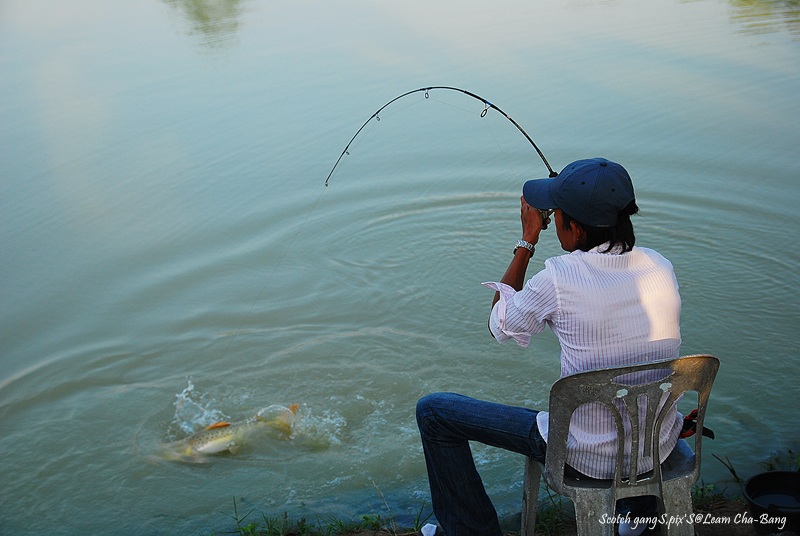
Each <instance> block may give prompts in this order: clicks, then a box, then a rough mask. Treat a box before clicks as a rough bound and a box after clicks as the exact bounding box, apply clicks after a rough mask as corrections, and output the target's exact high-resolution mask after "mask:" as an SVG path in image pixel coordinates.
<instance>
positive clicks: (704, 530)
mask: <svg viewBox="0 0 800 536" xmlns="http://www.w3.org/2000/svg"><path fill="white" fill-rule="evenodd" d="M564 499H566V498H564ZM692 499H693V503H694V514H693V523H694V533H695V535H696V536H758V534H759V531H758V530H757V529H756V527H757V526H759V524H762V523H764V522H769V521H777V522H778V523H780V521H781V520H765V519H762V518H759V517H757V516H753V515H751V514H750V513H749V511H748V508H747V503H746V501H745V499H744V497H743V496H742V495H741V491H740V492H739V494H738V495H733V494H730V495H729V494H726V493H724V492H716V491H714V486H713V485H703V486H695V489H694V491H693V497H692ZM564 502H565V503H567V504H568V506H566V507H565V506H563V505H557V504H555V503H550V504H545V505H542V506H540V508H539V513H538V515H537V524H536V530H535V532H534V534H535V535H536V536H576V535H577V527H576V525H575V516H574V513H573V511H572V505H571V503H570V501H569V500H568V499H566V500H565V501H564ZM387 508H388V507H387ZM429 511H430V509H429V508H428V509H425V512H429ZM234 512H235V515H234V521H235V526H234V527H233V529H232V531H227V530H226V531H225V532H224V533H229V532H233V533H238V534H241V535H251V536H416V535H418V534H420V529H421V528H422V526H424V525H425V524H426V523H427V522H428V519H429V518H430V517H432V513H431V514H430V516H428V518H424V517H422V515H421V514H422V510H421V511H420V516H419V517H418V519H417V520H416V521H415V522H414V525H415V526H411V527H401V526H398V523H397V522H396V521H395V519H394V517H393V516H392V514H391V512H388V513H387V518H383V517H381V515H380V514H371V515H361V516H354V519H353V520H351V521H343V520H328V521H326V522H324V523H323V522H320V521H317V522H311V521H308V520H307V519H306V518H305V517H302V518H300V519H298V520H295V521H291V520H290V519H289V518H288V516H287V514H283V515H282V516H273V517H269V516H267V515H266V514H256V513H254V512H250V513H248V514H247V515H246V516H244V517H242V518H240V517H239V515H238V512H236V506H235V502H234ZM251 517H253V518H256V517H260V521H253V520H251V519H250V518H251ZM614 517H615V516H614ZM614 517H612V516H606V521H605V522H615V521H617V520H616V519H615V518H614ZM504 521H505V523H503V522H501V525H506V526H507V527H509V526H510V527H511V528H510V529H509V528H505V529H504V535H505V536H519V535H520V532H519V528H518V527H519V515H512V516H510V517H508V518H507V519H505V520H504ZM644 521H647V522H648V523H649V522H650V521H651V520H644ZM659 521H661V522H664V523H669V522H670V521H669V520H668V519H665V518H663V516H662V518H660V519H659ZM601 522H602V521H601ZM671 522H672V524H677V523H680V522H682V520H675V519H673V520H672V521H671ZM783 523H784V524H785V523H786V520H785V518H784V519H783ZM514 527H516V529H515V528H514ZM211 534H212V535H214V534H216V533H214V532H212V533H211ZM644 534H659V531H657V530H647V531H645V533H644ZM770 534H772V533H770ZM781 534H783V535H784V536H792V535H795V536H797V534H796V533H794V532H783V533H781Z"/></svg>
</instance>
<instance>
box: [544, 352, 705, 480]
mask: <svg viewBox="0 0 800 536" xmlns="http://www.w3.org/2000/svg"><path fill="white" fill-rule="evenodd" d="M718 369H719V359H717V358H716V357H714V356H710V355H692V356H686V357H681V358H677V359H672V360H667V361H656V362H650V363H645V364H639V365H633V366H625V367H614V368H607V369H600V370H593V371H587V372H581V373H578V374H574V375H571V376H566V377H564V378H561V379H560V380H558V381H557V382H556V383H555V384H554V385H553V387H552V389H551V391H550V408H549V411H550V416H549V430H548V438H547V459H546V462H545V470H546V472H547V473H548V478H549V479H550V480H551V481H552V482H553V483H554V487H555V488H556V489H558V490H562V489H565V483H564V467H565V463H566V451H567V439H568V436H569V422H570V417H571V416H572V413H573V412H574V411H575V410H576V409H577V408H578V407H579V406H581V405H583V404H587V403H599V404H602V405H603V406H604V407H606V408H608V409H609V410H610V413H611V415H612V417H613V419H614V423H615V424H616V430H617V455H616V464H615V476H614V481H613V485H614V486H615V487H616V488H621V487H631V486H636V485H637V484H639V483H645V484H650V483H658V484H659V485H660V481H661V463H662V462H663V460H661V459H660V453H659V441H658V438H659V434H660V431H661V426H662V424H663V423H664V418H665V417H666V416H667V414H668V413H669V409H670V408H671V407H673V406H674V405H675V404H676V403H677V401H678V399H679V398H680V397H681V395H683V393H685V392H687V391H694V392H697V398H698V408H697V409H698V412H697V433H696V434H695V447H694V453H695V471H698V470H699V467H698V466H697V463H698V462H697V461H698V460H699V459H700V450H701V447H702V441H701V438H702V433H700V432H701V431H702V426H703V420H704V417H705V412H706V404H707V403H708V397H709V394H710V392H711V385H712V384H713V382H714V378H715V376H716V374H717V370H718ZM640 397H642V398H640ZM622 408H624V410H622ZM641 409H644V411H645V415H644V417H643V418H642V417H640V416H639V413H640V410H641ZM626 414H627V416H626ZM624 421H628V430H629V432H628V433H627V434H626V431H625V428H626V427H625V422H624ZM641 425H643V427H644V434H643V436H642V437H643V441H644V445H643V446H642V448H641V450H642V451H643V452H642V456H643V457H649V456H652V457H653V470H652V472H650V473H649V474H647V475H645V476H642V477H640V476H639V473H640V471H639V469H638V460H637V459H638V456H637V455H636V453H638V452H639V451H640V428H641ZM626 436H627V440H626ZM626 443H627V444H628V445H629V450H628V452H629V453H631V455H630V463H629V467H628V470H627V471H626V470H625V464H624V460H625V452H626ZM567 487H568V486H567ZM565 491H566V490H565ZM559 492H560V493H564V491H559ZM567 494H568V493H567ZM625 495H627V493H625Z"/></svg>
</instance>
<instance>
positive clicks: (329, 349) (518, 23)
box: [0, 0, 800, 534]
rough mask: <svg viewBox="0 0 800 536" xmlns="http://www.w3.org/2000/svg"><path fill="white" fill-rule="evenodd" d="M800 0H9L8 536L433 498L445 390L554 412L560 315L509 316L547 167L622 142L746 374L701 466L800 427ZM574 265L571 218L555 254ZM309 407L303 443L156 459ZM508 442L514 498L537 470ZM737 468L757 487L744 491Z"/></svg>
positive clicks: (3, 174)
mask: <svg viewBox="0 0 800 536" xmlns="http://www.w3.org/2000/svg"><path fill="white" fill-rule="evenodd" d="M798 20H800V6H798V4H797V2H789V1H783V2H778V1H776V2H769V1H752V2H748V1H735V2H734V1H733V0H731V1H729V2H725V1H722V0H698V1H690V2H681V1H677V0H655V1H652V2H646V3H645V2H636V1H635V0H619V1H611V2H601V1H592V0H587V1H571V2H562V1H556V0H547V1H541V2H529V1H509V2H504V3H502V4H491V3H486V2H466V3H465V2H402V3H400V2H381V3H367V2H338V3H335V4H332V3H327V2H283V3H275V2H257V1H255V0H252V1H234V0H231V1H216V2H214V1H209V2H192V1H188V0H187V1H181V0H170V1H167V0H164V1H161V2H159V1H158V0H118V1H115V2H105V1H101V0H79V1H77V2H71V3H70V7H69V9H66V10H65V9H63V3H62V2H56V1H48V0H24V1H23V0H7V1H4V2H2V4H0V69H1V70H2V75H1V76H0V125H2V127H0V211H1V212H2V220H0V221H1V222H2V223H1V224H0V281H2V283H0V292H1V294H0V296H1V297H2V308H1V309H0V315H2V317H1V323H0V326H2V328H1V329H2V336H1V338H0V360H1V361H0V367H1V368H0V423H2V424H0V430H2V433H0V452H2V453H3V456H2V459H1V460H0V479H1V480H2V488H3V490H2V494H0V527H2V529H1V530H0V532H3V533H7V534H24V533H40V532H45V533H52V534H79V533H80V534H85V533H96V534H100V533H130V534H132V533H141V534H198V533H210V532H211V531H212V530H215V531H224V530H227V529H230V528H231V523H232V522H231V516H232V515H233V501H232V498H233V497H234V496H235V497H236V498H237V501H238V503H239V509H240V512H243V511H244V512H246V511H249V510H250V509H251V508H254V509H256V512H262V511H263V512H266V513H268V514H270V513H272V514H279V513H282V512H284V511H286V512H289V513H290V515H292V516H300V515H308V516H311V517H310V518H311V519H317V518H318V517H321V518H324V517H325V516H328V515H335V516H339V517H348V516H350V515H355V514H360V513H379V514H381V515H383V516H384V517H386V516H387V507H386V505H385V504H384V499H385V501H386V504H388V506H389V508H390V509H391V514H392V515H394V516H396V517H398V518H400V519H401V520H402V519H403V518H404V516H409V515H410V514H411V513H413V512H415V511H416V510H417V509H419V507H420V506H421V505H422V504H423V502H424V501H425V500H426V498H427V481H426V477H425V472H424V465H423V460H422V454H421V449H420V447H419V444H418V438H417V432H416V426H415V423H414V418H413V408H414V403H415V401H416V400H417V399H418V398H419V397H420V396H421V395H424V394H426V393H428V392H431V391H434V390H454V391H459V392H462V393H465V394H469V395H473V396H477V397H484V398H489V399H492V400H497V401H503V402H507V403H512V404H523V405H528V406H530V407H535V408H544V407H545V405H546V400H547V392H548V388H549V386H550V384H551V383H552V382H553V381H554V380H555V379H556V377H557V374H558V359H557V353H558V346H557V343H556V341H555V340H554V338H553V337H552V336H551V335H549V334H547V335H544V336H542V337H541V338H540V340H538V341H537V344H536V345H535V347H534V348H532V349H530V350H522V349H519V348H516V347H512V346H500V345H497V344H496V343H495V342H494V341H493V340H492V339H491V338H490V337H489V335H488V333H487V331H486V328H485V322H486V315H487V313H488V307H489V303H490V301H491V298H492V296H491V293H490V292H488V291H486V290H485V289H484V288H483V287H481V286H480V282H482V281H485V280H491V279H497V278H499V277H500V276H501V275H502V273H503V271H504V270H505V267H506V265H507V262H508V260H509V257H510V253H511V249H512V245H513V243H514V241H515V240H516V239H517V238H518V234H519V222H518V217H519V216H518V197H519V192H520V186H521V184H522V182H523V181H524V180H525V179H527V178H531V177H544V176H546V170H545V168H544V166H543V165H542V163H541V161H540V160H539V159H538V157H537V156H536V154H535V153H534V152H533V150H532V149H531V147H530V146H529V145H528V144H527V142H526V141H525V140H524V138H523V137H522V136H521V135H520V134H519V132H517V131H516V129H514V128H513V126H512V125H511V124H510V123H509V122H508V121H506V120H505V119H504V118H502V117H501V116H500V115H499V114H497V113H495V112H494V111H492V112H490V113H489V114H487V116H486V117H485V118H483V119H482V118H481V117H480V111H481V109H482V105H481V104H480V103H479V102H477V101H475V100H473V99H469V98H468V97H465V96H464V95H461V94H457V93H453V92H446V91H440V92H432V93H431V95H430V99H427V100H426V99H425V98H424V97H423V96H422V95H421V94H415V95H412V96H409V97H406V98H405V99H403V100H402V101H398V102H397V103H395V104H394V105H392V106H391V107H390V108H388V109H387V110H386V111H385V112H384V113H383V114H381V121H380V122H377V121H373V122H372V123H371V124H370V126H369V127H368V128H367V129H365V131H364V132H363V133H362V134H363V135H362V136H361V137H360V138H359V141H358V143H357V144H354V147H353V150H351V152H350V155H349V156H347V157H345V159H344V160H343V161H342V163H341V164H340V166H339V168H338V169H337V172H336V173H335V174H334V176H333V178H332V179H331V182H330V186H329V187H328V188H325V187H324V186H323V183H324V180H325V177H326V175H327V174H328V172H329V171H330V169H331V166H332V165H333V162H334V161H335V160H336V158H337V157H338V156H339V154H340V152H341V150H342V149H343V147H344V145H345V144H346V142H347V140H349V138H350V136H351V135H352V134H353V133H354V132H355V131H356V129H357V128H358V126H360V125H361V123H362V122H363V121H364V120H366V119H367V118H368V117H369V116H370V114H371V113H372V112H374V111H375V110H376V109H378V108H379V107H380V106H381V105H382V104H384V103H385V102H386V101H388V100H389V99H391V98H392V97H394V96H396V95H399V94H400V93H402V92H405V91H408V90H410V89H415V88H418V87H422V86H426V85H454V86H459V87H463V88H465V89H468V90H470V91H473V92H476V93H478V94H480V95H482V96H484V97H486V98H487V99H489V100H491V101H492V102H495V103H496V104H497V105H498V106H500V107H501V108H502V109H504V110H505V111H506V112H508V113H509V114H510V115H511V116H513V117H514V118H515V119H516V120H517V121H518V122H519V123H520V124H521V125H522V126H523V128H525V129H526V130H527V131H528V133H529V134H530V135H531V136H532V137H533V138H534V139H535V140H536V142H537V143H538V144H539V146H540V147H541V148H542V150H543V151H544V153H545V155H546V156H547V158H548V159H549V161H550V162H551V164H552V165H553V167H555V168H556V169H559V170H560V169H561V168H562V167H563V166H564V165H566V164H567V163H568V162H570V161H572V160H575V159H578V158H583V157H591V156H598V155H603V156H607V157H609V158H612V159H615V160H618V161H620V162H622V163H624V164H625V165H626V166H627V167H628V169H629V171H630V172H631V174H632V176H633V177H634V182H635V184H636V186H637V193H638V197H639V201H640V206H641V207H642V217H641V218H639V219H638V222H637V230H638V235H639V243H641V244H642V245H647V246H651V247H654V248H656V249H658V250H660V251H661V252H663V253H664V254H665V255H666V256H667V257H669V258H670V259H671V260H672V261H673V263H674V264H675V267H676V271H677V274H678V277H679V280H680V283H681V288H682V294H683V298H684V315H683V319H682V328H683V337H684V347H683V348H684V353H687V354H688V353H698V352H704V353H705V352H708V353H713V354H717V355H719V356H720V357H721V359H722V361H723V365H722V369H721V373H720V375H719V377H718V380H717V383H716V385H715V388H714V392H713V398H712V406H711V408H710V415H709V417H708V424H709V426H710V427H712V428H713V429H714V431H715V432H716V434H717V439H716V440H715V441H707V442H706V445H707V446H706V449H704V450H705V452H704V454H705V456H704V467H703V479H704V480H705V481H706V482H722V483H724V482H725V481H726V479H728V477H729V473H728V471H727V469H725V467H724V466H723V465H722V464H721V463H719V461H717V460H716V459H714V458H713V457H712V456H711V454H717V455H718V456H720V457H725V456H727V457H729V458H730V460H731V462H732V463H733V464H734V466H735V468H736V470H737V472H738V473H739V474H740V475H742V476H749V475H751V474H754V473H755V472H759V471H760V470H761V466H760V462H762V461H764V460H765V459H767V458H768V457H769V456H770V454H771V453H773V452H786V450H787V449H789V448H794V449H796V448H797V447H798V443H800V424H799V423H798V419H797V405H798V404H799V403H800V396H798V391H797V378H798V375H800V363H799V362H798V348H799V347H800V335H798V323H797V322H798V316H800V305H799V304H800V291H799V290H798V288H800V276H798V264H800V262H799V261H800V256H799V255H798V253H797V250H796V248H795V242H796V237H797V233H798V231H799V230H800V218H799V217H798V213H797V207H798V201H799V200H800V186H798V181H797V167H796V162H797V159H796V158H797V148H798V144H800V127H798V120H800V23H798ZM558 253H559V249H558V246H557V241H556V239H555V236H554V234H550V235H548V236H546V237H545V238H544V239H543V241H542V242H541V244H540V246H538V247H537V256H536V258H535V259H534V260H533V262H532V266H531V272H533V271H534V270H536V269H538V268H540V267H541V266H542V259H543V258H546V257H547V256H549V255H555V254H558ZM295 402H296V403H298V404H300V422H299V424H298V427H297V429H296V431H295V434H294V435H293V436H292V438H291V439H289V440H285V441H280V440H276V439H274V438H273V439H267V440H264V441H261V442H256V443H254V444H251V445H248V446H246V448H244V449H243V451H242V452H241V453H239V454H237V455H236V456H222V457H219V458H216V459H214V460H213V463H210V464H205V465H191V464H177V463H172V462H166V461H163V460H160V459H158V458H157V457H155V456H154V453H155V452H157V450H158V446H159V445H160V444H161V443H163V442H166V441H169V440H174V439H178V438H181V437H184V436H185V435H186V434H187V433H188V432H189V431H191V430H194V429H197V428H199V427H202V426H203V425H207V424H209V423H210V422H213V421H214V420H218V419H220V418H225V419H231V420H239V419H244V418H246V417H247V416H249V415H251V414H253V413H254V412H255V411H257V410H258V409H259V408H261V407H264V406H268V405H270V404H273V403H277V404H290V403H295ZM476 457H477V460H478V463H479V465H480V467H481V471H482V474H483V476H484V479H485V481H486V485H487V488H488V490H489V492H490V494H491V495H492V497H493V498H494V499H495V501H496V504H497V506H498V509H499V510H500V511H501V512H502V513H503V514H504V515H506V514H512V513H514V512H517V511H518V510H519V501H520V495H521V490H520V484H519V481H520V479H521V469H522V460H521V459H520V458H519V457H518V456H516V455H510V454H505V453H502V452H499V451H497V450H494V449H488V448H480V447H479V448H477V449H476ZM728 485H729V486H731V487H735V484H728Z"/></svg>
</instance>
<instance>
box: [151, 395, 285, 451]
mask: <svg viewBox="0 0 800 536" xmlns="http://www.w3.org/2000/svg"><path fill="white" fill-rule="evenodd" d="M297 408H298V405H297V404H292V405H291V406H289V407H288V408H287V407H284V406H278V405H272V406H268V407H266V408H263V409H261V410H260V411H259V412H258V413H256V414H255V415H254V416H252V417H250V418H249V419H246V420H244V421H241V422H238V423H229V422H216V423H214V424H212V425H210V426H207V427H206V428H204V429H203V430H200V431H199V432H195V433H194V434H192V435H190V436H189V437H186V438H184V439H181V440H179V441H174V442H172V443H168V444H166V445H164V448H163V452H162V457H164V458H167V459H171V460H178V461H192V462H202V461H204V458H205V456H206V455H208V454H218V453H220V452H226V451H227V452H230V453H231V454H235V453H236V452H237V451H238V450H239V448H241V446H242V445H243V444H244V443H246V442H247V440H248V439H249V438H250V437H251V436H253V435H254V434H257V433H259V432H263V431H265V430H275V431H277V432H279V433H280V434H282V435H283V436H286V437H288V436H289V435H290V434H291V433H292V426H293V425H294V422H295V417H296V415H297Z"/></svg>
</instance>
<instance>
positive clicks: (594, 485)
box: [564, 439, 695, 489]
mask: <svg viewBox="0 0 800 536" xmlns="http://www.w3.org/2000/svg"><path fill="white" fill-rule="evenodd" d="M565 467H566V470H565V471H564V484H566V485H568V486H573V487H582V488H590V489H610V488H611V486H613V484H614V481H613V480H611V479H608V480H606V479H599V478H592V477H590V476H586V475H584V474H581V473H579V472H578V471H576V470H575V469H573V468H572V467H569V466H565ZM694 467H695V457H694V452H693V451H692V448H691V447H690V446H689V444H688V443H687V442H686V441H684V440H683V439H679V440H678V443H677V444H676V445H675V448H674V449H672V452H671V453H670V455H669V456H667V459H666V460H664V463H662V464H661V478H662V480H663V481H664V482H668V481H670V480H675V479H677V478H685V477H686V476H687V474H690V473H692V470H693V469H694ZM652 476H653V471H648V472H646V473H643V474H641V475H639V479H640V480H642V479H646V478H650V477H652Z"/></svg>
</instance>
